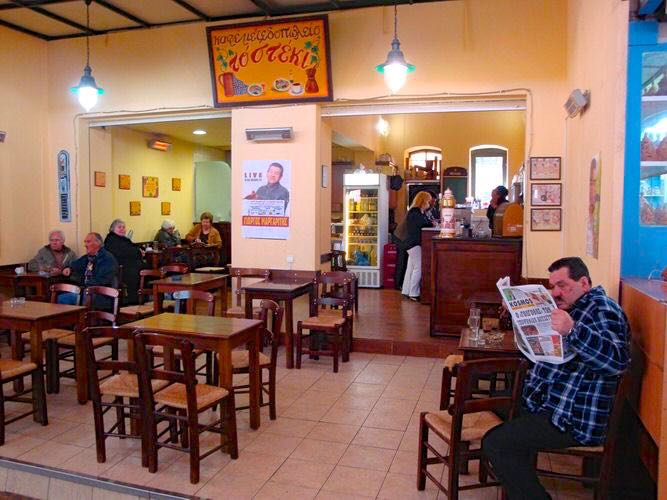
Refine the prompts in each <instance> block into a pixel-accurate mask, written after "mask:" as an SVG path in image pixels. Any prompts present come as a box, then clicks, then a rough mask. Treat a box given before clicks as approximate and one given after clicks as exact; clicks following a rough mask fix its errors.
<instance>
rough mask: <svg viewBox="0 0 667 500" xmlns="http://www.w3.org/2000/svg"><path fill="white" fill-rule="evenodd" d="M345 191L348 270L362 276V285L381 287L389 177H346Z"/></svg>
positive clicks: (363, 174)
mask: <svg viewBox="0 0 667 500" xmlns="http://www.w3.org/2000/svg"><path fill="white" fill-rule="evenodd" d="M344 189H345V198H344V222H345V227H344V238H345V253H346V256H347V268H348V270H349V271H351V272H353V273H355V274H356V275H357V276H358V277H359V286H363V287H371V288H379V287H380V286H381V284H382V277H381V276H380V274H381V273H380V271H381V266H382V262H381V260H382V249H383V247H384V245H385V243H386V242H387V225H388V213H389V206H388V198H389V195H388V190H387V178H386V176H385V175H382V174H374V173H354V174H345V178H344Z"/></svg>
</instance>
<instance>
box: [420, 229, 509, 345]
mask: <svg viewBox="0 0 667 500" xmlns="http://www.w3.org/2000/svg"><path fill="white" fill-rule="evenodd" d="M422 234H423V233H422ZM521 248H522V240H521V239H520V238H492V239H488V240H479V239H471V238H453V239H444V238H439V237H437V233H436V236H435V237H433V238H432V240H431V246H430V251H431V252H430V253H431V256H430V273H429V274H430V282H431V287H430V289H431V290H432V300H431V318H430V323H429V324H430V332H431V336H442V335H448V336H454V337H458V336H460V334H461V328H463V327H464V326H466V324H467V321H468V304H467V300H468V298H469V297H470V296H471V295H472V294H473V293H477V292H494V291H496V290H497V288H496V281H498V279H499V278H502V277H503V276H509V277H510V280H511V282H512V283H519V280H520V278H521ZM423 249H424V247H423V246H422V251H423ZM422 293H423V291H422Z"/></svg>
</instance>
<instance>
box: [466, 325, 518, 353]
mask: <svg viewBox="0 0 667 500" xmlns="http://www.w3.org/2000/svg"><path fill="white" fill-rule="evenodd" d="M503 333H504V334H505V336H504V337H503V340H502V342H499V343H495V344H490V343H489V342H485V343H484V345H482V344H481V342H480V343H478V342H476V341H474V340H472V339H471V338H470V328H463V329H462V330H461V338H460V339H459V350H461V351H463V360H464V361H469V360H471V359H485V358H520V357H522V356H523V355H522V354H521V351H519V348H518V347H517V346H516V342H514V332H513V331H511V330H508V331H505V332H503ZM479 334H480V337H482V338H483V336H484V332H482V331H481V330H480V332H479Z"/></svg>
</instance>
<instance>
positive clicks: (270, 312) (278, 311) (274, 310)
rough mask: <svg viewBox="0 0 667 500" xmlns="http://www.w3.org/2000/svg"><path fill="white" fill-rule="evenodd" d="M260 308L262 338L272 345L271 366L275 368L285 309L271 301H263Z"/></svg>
mask: <svg viewBox="0 0 667 500" xmlns="http://www.w3.org/2000/svg"><path fill="white" fill-rule="evenodd" d="M259 307H260V309H261V311H260V315H259V319H260V321H261V322H262V336H263V338H264V341H265V342H266V343H268V344H270V345H271V364H272V365H273V366H275V364H276V360H277V359H278V346H279V344H280V329H281V328H282V324H283V313H284V309H283V308H282V307H281V306H280V305H278V303H276V302H274V301H273V300H269V299H263V300H262V302H261V304H260V305H259ZM269 324H270V326H269Z"/></svg>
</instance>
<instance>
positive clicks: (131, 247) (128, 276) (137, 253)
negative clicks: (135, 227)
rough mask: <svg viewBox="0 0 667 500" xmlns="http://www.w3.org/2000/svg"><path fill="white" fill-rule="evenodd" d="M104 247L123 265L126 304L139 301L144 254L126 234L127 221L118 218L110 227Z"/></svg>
mask: <svg viewBox="0 0 667 500" xmlns="http://www.w3.org/2000/svg"><path fill="white" fill-rule="evenodd" d="M104 248H106V249H107V250H108V251H109V252H111V253H112V254H113V256H114V257H116V260H117V261H118V264H120V265H121V266H123V284H124V285H125V287H126V290H127V297H126V300H124V301H123V302H124V303H126V304H136V303H138V302H139V297H138V294H137V291H138V290H139V271H141V269H142V268H143V267H144V262H143V254H142V252H141V249H139V247H137V246H136V245H135V244H134V243H132V240H130V239H129V238H128V237H127V236H125V222H124V221H122V220H121V219H116V220H114V221H113V222H112V223H111V226H110V227H109V234H107V237H106V238H105V239H104Z"/></svg>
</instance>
